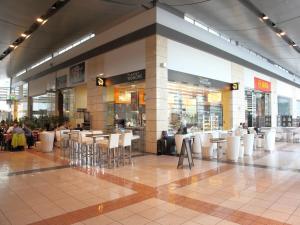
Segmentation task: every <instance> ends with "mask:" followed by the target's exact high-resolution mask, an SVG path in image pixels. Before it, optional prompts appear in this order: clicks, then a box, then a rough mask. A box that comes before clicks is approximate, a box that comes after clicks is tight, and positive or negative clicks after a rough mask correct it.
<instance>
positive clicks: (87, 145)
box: [78, 131, 95, 165]
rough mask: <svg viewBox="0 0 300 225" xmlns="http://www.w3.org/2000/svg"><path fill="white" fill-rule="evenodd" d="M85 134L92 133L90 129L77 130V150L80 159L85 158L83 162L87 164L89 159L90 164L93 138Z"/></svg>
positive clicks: (92, 160)
mask: <svg viewBox="0 0 300 225" xmlns="http://www.w3.org/2000/svg"><path fill="white" fill-rule="evenodd" d="M87 134H92V133H91V132H90V131H80V132H78V152H79V156H80V158H81V161H83V159H85V164H86V165H87V164H88V161H89V159H90V162H91V164H92V163H94V161H95V160H94V155H95V152H93V151H92V150H93V139H92V138H90V137H86V135H87Z"/></svg>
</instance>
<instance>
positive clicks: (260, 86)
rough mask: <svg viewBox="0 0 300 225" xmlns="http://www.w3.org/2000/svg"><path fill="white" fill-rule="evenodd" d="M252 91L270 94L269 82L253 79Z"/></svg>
mask: <svg viewBox="0 0 300 225" xmlns="http://www.w3.org/2000/svg"><path fill="white" fill-rule="evenodd" d="M254 89H255V90H257V91H262V92H271V82H269V81H266V80H262V79H259V78H257V77H254Z"/></svg>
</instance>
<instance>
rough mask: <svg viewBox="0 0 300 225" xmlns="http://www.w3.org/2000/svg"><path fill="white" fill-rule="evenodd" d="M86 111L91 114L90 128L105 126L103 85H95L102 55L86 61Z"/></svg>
mask: <svg viewBox="0 0 300 225" xmlns="http://www.w3.org/2000/svg"><path fill="white" fill-rule="evenodd" d="M86 64H87V111H88V112H90V114H91V128H92V129H94V130H96V129H100V130H103V129H104V128H105V114H106V105H105V102H104V97H105V87H98V86H96V77H97V76H98V75H99V74H101V73H103V69H104V60H103V56H102V55H100V56H97V57H94V58H92V59H89V60H88V61H87V62H86Z"/></svg>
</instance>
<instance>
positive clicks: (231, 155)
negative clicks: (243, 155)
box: [226, 136, 241, 162]
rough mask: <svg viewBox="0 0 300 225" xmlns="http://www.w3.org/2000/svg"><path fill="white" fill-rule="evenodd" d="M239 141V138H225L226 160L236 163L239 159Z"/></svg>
mask: <svg viewBox="0 0 300 225" xmlns="http://www.w3.org/2000/svg"><path fill="white" fill-rule="evenodd" d="M240 145H241V139H240V137H239V136H230V137H227V149H226V157H227V159H228V160H231V161H234V162H236V161H237V160H238V157H239V150H240Z"/></svg>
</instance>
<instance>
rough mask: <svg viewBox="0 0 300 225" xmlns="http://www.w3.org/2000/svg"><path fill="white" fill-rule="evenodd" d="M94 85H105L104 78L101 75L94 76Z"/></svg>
mask: <svg viewBox="0 0 300 225" xmlns="http://www.w3.org/2000/svg"><path fill="white" fill-rule="evenodd" d="M96 86H99V87H104V86H105V79H104V78H101V77H96Z"/></svg>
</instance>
